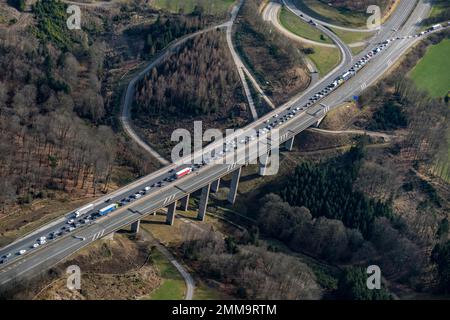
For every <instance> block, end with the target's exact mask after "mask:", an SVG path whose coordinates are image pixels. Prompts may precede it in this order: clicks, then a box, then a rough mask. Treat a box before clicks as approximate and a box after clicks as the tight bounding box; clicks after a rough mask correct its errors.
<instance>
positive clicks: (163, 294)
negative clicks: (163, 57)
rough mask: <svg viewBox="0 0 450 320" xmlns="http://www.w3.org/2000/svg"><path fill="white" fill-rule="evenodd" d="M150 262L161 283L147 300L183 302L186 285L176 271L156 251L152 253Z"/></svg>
mask: <svg viewBox="0 0 450 320" xmlns="http://www.w3.org/2000/svg"><path fill="white" fill-rule="evenodd" d="M152 260H153V262H154V263H155V266H156V267H157V268H158V270H159V272H160V274H161V278H162V283H161V286H160V287H159V288H158V289H156V290H155V292H153V293H152V294H151V295H150V296H149V297H148V298H149V299H150V300H183V299H184V293H185V291H186V284H185V283H184V279H183V277H182V276H181V275H180V273H179V272H178V270H177V269H176V268H175V267H174V266H173V265H172V264H171V263H170V261H169V260H167V259H166V257H164V256H163V255H162V254H161V253H160V252H159V251H157V250H155V251H154V253H152Z"/></svg>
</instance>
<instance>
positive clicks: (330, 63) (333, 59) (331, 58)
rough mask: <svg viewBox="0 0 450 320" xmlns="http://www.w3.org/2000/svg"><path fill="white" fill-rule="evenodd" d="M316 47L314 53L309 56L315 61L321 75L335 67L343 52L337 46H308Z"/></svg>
mask: <svg viewBox="0 0 450 320" xmlns="http://www.w3.org/2000/svg"><path fill="white" fill-rule="evenodd" d="M308 47H312V48H313V49H314V53H313V54H309V55H308V57H309V58H310V59H311V60H312V61H313V62H314V64H315V65H316V67H317V69H319V74H320V76H321V77H323V76H325V75H326V74H327V73H328V72H330V71H331V70H333V69H334V67H336V66H337V65H338V64H339V61H341V53H340V51H339V50H338V49H337V48H327V47H320V46H308Z"/></svg>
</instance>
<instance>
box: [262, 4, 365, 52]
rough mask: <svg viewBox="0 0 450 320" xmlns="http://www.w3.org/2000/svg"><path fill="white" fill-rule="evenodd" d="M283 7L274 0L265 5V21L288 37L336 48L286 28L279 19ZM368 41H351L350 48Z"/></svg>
mask: <svg viewBox="0 0 450 320" xmlns="http://www.w3.org/2000/svg"><path fill="white" fill-rule="evenodd" d="M281 8H282V5H281V4H280V3H277V2H272V1H271V2H269V3H268V4H267V6H266V7H265V9H264V12H263V19H264V20H265V21H270V22H271V23H272V24H273V25H274V26H275V28H276V29H277V30H278V31H279V32H281V33H282V34H284V35H285V36H286V37H288V38H290V39H292V40H294V41H298V42H302V43H307V44H311V45H314V46H319V47H325V48H336V45H334V44H330V43H323V42H318V41H314V40H310V39H306V38H304V37H301V36H299V35H297V34H294V33H292V32H291V31H289V30H287V29H285V28H284V27H283V26H282V25H281V23H280V19H279V17H280V10H281ZM305 22H307V21H306V20H305ZM366 43H367V42H366V41H361V42H354V43H350V44H349V45H348V46H349V47H350V48H354V47H360V46H362V45H365V44H366Z"/></svg>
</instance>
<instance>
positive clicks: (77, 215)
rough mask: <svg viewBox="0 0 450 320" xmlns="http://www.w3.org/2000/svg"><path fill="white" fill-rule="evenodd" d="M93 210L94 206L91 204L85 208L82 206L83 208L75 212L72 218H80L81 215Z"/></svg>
mask: <svg viewBox="0 0 450 320" xmlns="http://www.w3.org/2000/svg"><path fill="white" fill-rule="evenodd" d="M93 208H94V205H93V204H88V205H87V206H84V207H82V208H80V209H78V210H76V211H75V212H74V213H73V217H74V218H78V217H80V216H81V215H83V214H85V213H86V212H88V211H89V210H92V209H93Z"/></svg>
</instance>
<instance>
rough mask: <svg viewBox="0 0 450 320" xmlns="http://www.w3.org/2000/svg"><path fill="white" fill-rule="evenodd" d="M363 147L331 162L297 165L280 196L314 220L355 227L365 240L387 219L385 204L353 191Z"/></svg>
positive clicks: (389, 211) (388, 215)
mask: <svg viewBox="0 0 450 320" xmlns="http://www.w3.org/2000/svg"><path fill="white" fill-rule="evenodd" d="M363 149H364V147H363V146H362V145H358V146H355V147H353V148H352V149H351V150H350V151H349V152H348V153H346V154H344V155H343V156H341V157H339V158H336V159H333V160H331V161H328V162H325V163H321V164H314V163H309V162H304V163H302V164H301V165H300V166H298V167H297V168H296V169H295V171H294V174H293V175H292V177H290V179H289V181H288V183H287V184H286V186H285V187H284V188H283V189H282V190H280V195H281V197H282V198H283V199H284V200H285V201H287V202H288V203H289V204H291V205H293V206H305V207H307V208H308V209H309V210H310V211H311V213H312V215H313V216H314V217H321V216H324V217H327V218H330V219H339V220H341V221H342V222H343V223H344V225H345V226H347V227H350V228H355V229H358V230H360V231H361V233H362V234H363V235H364V236H365V237H367V236H368V235H369V233H370V230H371V226H372V224H373V221H374V219H375V218H377V217H390V216H391V215H392V210H391V208H390V207H389V205H388V204H385V203H382V202H380V201H375V200H372V199H369V198H368V197H367V196H365V195H364V194H363V193H362V192H359V191H354V190H353V183H354V182H355V180H356V178H357V175H358V171H359V168H360V163H361V159H362V157H363V152H364V151H363Z"/></svg>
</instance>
